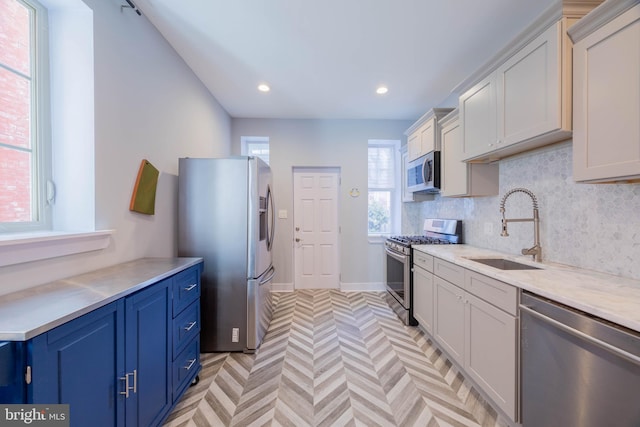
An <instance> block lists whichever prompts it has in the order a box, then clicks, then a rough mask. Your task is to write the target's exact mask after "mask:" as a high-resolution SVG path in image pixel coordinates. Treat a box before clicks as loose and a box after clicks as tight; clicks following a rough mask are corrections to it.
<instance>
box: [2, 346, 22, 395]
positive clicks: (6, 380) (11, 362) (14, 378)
mask: <svg viewBox="0 0 640 427" xmlns="http://www.w3.org/2000/svg"><path fill="white" fill-rule="evenodd" d="M26 346H27V345H26V343H25V342H21V341H15V342H14V341H4V342H0V403H25V399H26V398H27V383H26V382H25V372H26V362H27V356H26V351H25V349H26Z"/></svg>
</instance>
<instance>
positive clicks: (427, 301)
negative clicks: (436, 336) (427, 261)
mask: <svg viewBox="0 0 640 427" xmlns="http://www.w3.org/2000/svg"><path fill="white" fill-rule="evenodd" d="M413 317H415V318H416V320H417V321H418V323H419V324H420V326H421V327H422V328H423V329H424V330H425V331H426V332H428V333H429V334H432V333H433V274H432V273H431V272H429V271H427V270H425V269H424V268H421V267H418V266H417V265H416V264H415V263H414V264H413Z"/></svg>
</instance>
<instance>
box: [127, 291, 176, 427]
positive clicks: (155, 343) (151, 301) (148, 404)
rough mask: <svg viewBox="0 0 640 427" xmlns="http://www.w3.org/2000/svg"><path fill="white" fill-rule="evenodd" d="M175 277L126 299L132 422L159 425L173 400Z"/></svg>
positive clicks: (129, 421) (130, 415) (141, 424)
mask: <svg viewBox="0 0 640 427" xmlns="http://www.w3.org/2000/svg"><path fill="white" fill-rule="evenodd" d="M170 285H171V280H165V281H163V282H161V283H160V284H157V285H154V286H152V287H151V288H150V289H146V290H143V291H141V292H138V293H137V294H135V295H133V296H131V297H129V298H127V299H126V318H125V320H126V325H127V328H126V357H125V359H126V363H125V365H126V372H127V373H128V374H129V376H130V378H129V384H130V387H133V389H130V393H129V397H128V398H127V399H126V402H127V405H126V416H127V425H128V426H155V425H158V424H159V423H160V421H162V419H163V418H164V416H165V415H166V414H167V412H168V411H169V409H170V408H171V404H172V394H171V380H172V379H171V370H170V366H171V323H172V322H171V319H172V318H171V306H170V303H171V295H170V291H171V286H170Z"/></svg>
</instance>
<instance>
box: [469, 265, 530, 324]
mask: <svg viewBox="0 0 640 427" xmlns="http://www.w3.org/2000/svg"><path fill="white" fill-rule="evenodd" d="M464 279H465V280H464V288H465V290H466V291H467V292H469V293H471V294H473V295H475V296H477V297H479V298H482V299H483V300H485V301H487V302H488V303H490V304H493V305H494V306H496V307H498V308H499V309H501V310H504V311H506V312H507V313H509V314H511V315H513V316H516V315H517V313H518V291H517V289H516V287H515V286H511V285H508V284H506V283H504V282H501V281H499V280H496V279H492V278H491V277H487V276H484V275H482V274H479V273H476V272H474V271H469V270H466V271H465V278H464Z"/></svg>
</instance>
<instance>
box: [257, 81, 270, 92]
mask: <svg viewBox="0 0 640 427" xmlns="http://www.w3.org/2000/svg"><path fill="white" fill-rule="evenodd" d="M258 90H259V91H260V92H269V91H270V90H271V88H270V87H269V86H268V85H266V84H264V83H263V84H260V85H258Z"/></svg>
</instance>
